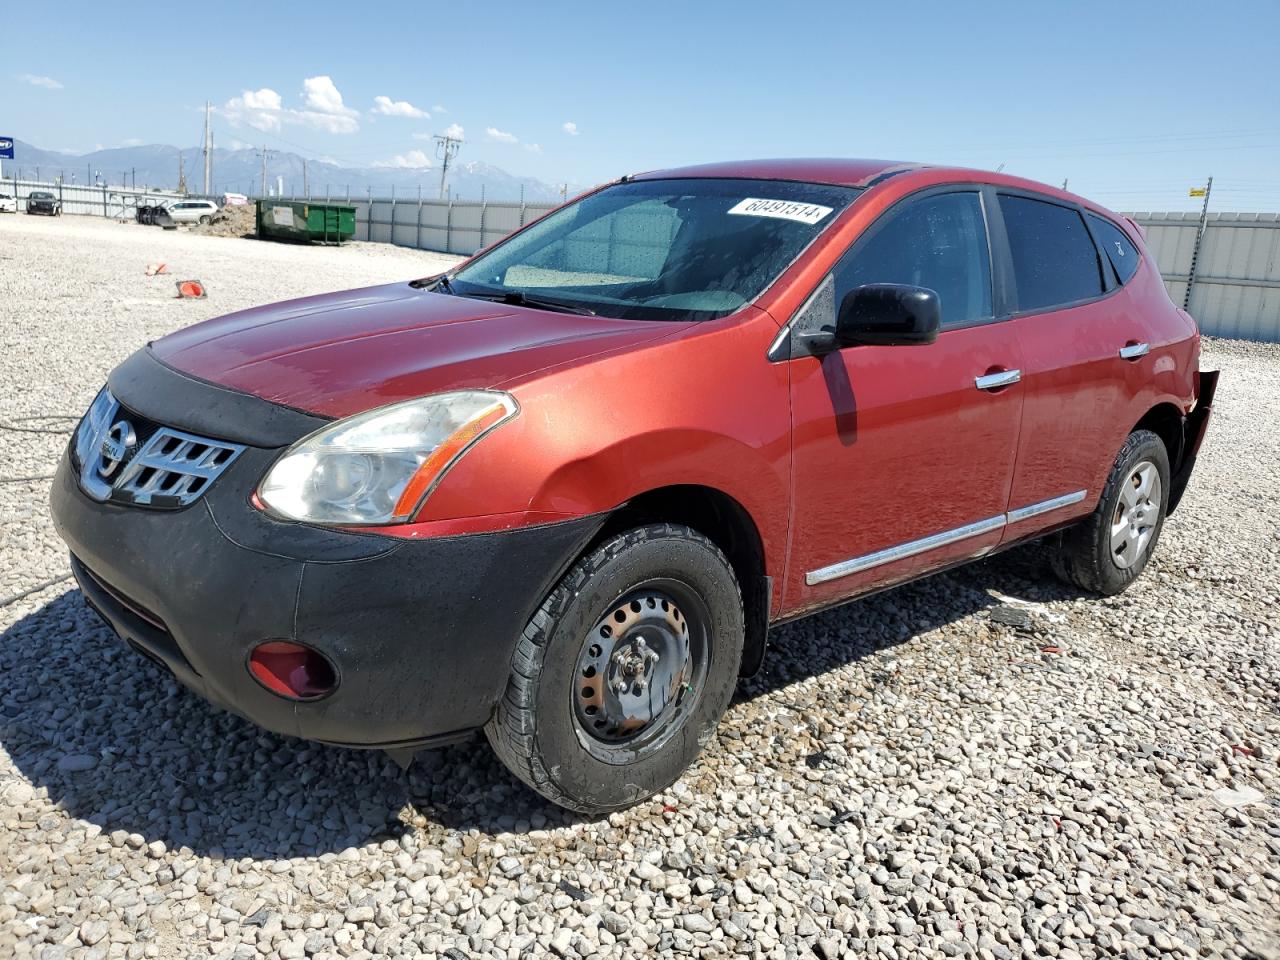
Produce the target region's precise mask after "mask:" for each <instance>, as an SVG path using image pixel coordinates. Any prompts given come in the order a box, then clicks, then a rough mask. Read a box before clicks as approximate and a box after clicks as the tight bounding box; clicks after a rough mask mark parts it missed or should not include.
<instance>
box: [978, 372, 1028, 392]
mask: <svg viewBox="0 0 1280 960" xmlns="http://www.w3.org/2000/svg"><path fill="white" fill-rule="evenodd" d="M1021 379H1022V371H1021V370H999V371H997V372H995V373H987V374H984V375H983V376H981V377H974V378H973V385H974V386H975V387H977V388H978V389H979V390H999V389H1000V388H1001V387H1011V386H1013V385H1014V384H1015V383H1017V382H1018V381H1019V380H1021Z"/></svg>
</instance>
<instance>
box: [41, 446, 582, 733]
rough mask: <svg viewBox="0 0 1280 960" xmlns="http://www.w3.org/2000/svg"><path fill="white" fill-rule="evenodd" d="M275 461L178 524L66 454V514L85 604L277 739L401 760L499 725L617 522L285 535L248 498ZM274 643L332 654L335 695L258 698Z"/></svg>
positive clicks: (226, 486)
mask: <svg viewBox="0 0 1280 960" xmlns="http://www.w3.org/2000/svg"><path fill="white" fill-rule="evenodd" d="M274 455H275V451H271V450H253V449H250V450H248V451H246V452H245V454H244V455H243V456H242V457H241V458H240V459H239V460H238V461H236V463H234V464H233V465H232V466H231V468H229V469H228V470H227V471H226V473H225V474H223V476H221V477H220V478H219V479H218V481H217V483H215V484H214V485H213V487H212V488H211V489H210V491H209V493H208V494H207V495H206V496H205V497H203V498H202V499H200V500H198V501H196V502H195V503H194V504H192V505H191V506H190V507H187V508H185V509H182V510H168V511H161V510H148V509H144V508H140V507H131V506H119V505H115V504H110V503H99V502H97V501H95V500H92V499H91V498H89V497H87V496H86V495H85V494H84V493H83V491H82V490H81V489H80V486H79V483H78V481H77V478H76V475H75V471H74V470H73V469H72V468H71V465H70V462H69V460H70V458H69V456H64V457H63V460H62V463H61V464H60V465H59V467H58V471H57V475H56V477H55V478H54V481H53V488H52V492H51V505H52V510H53V518H54V522H55V525H56V527H57V530H58V533H59V535H60V536H61V537H62V539H63V540H65V541H66V543H67V545H68V546H69V547H70V548H71V552H72V555H73V560H72V569H73V571H74V572H75V575H76V578H77V580H78V581H79V583H80V588H81V590H82V591H83V592H84V596H85V598H86V599H87V600H88V601H89V603H90V604H92V605H93V606H94V607H95V608H96V609H97V610H98V611H99V612H100V613H101V614H102V616H103V617H104V618H105V619H106V620H107V622H108V623H109V624H110V625H111V627H112V628H113V629H114V630H115V631H116V632H117V633H118V634H120V636H122V637H123V638H124V639H126V640H127V641H128V642H129V643H130V644H131V645H133V646H134V647H136V648H137V649H139V650H141V651H142V652H144V653H145V654H147V655H148V656H150V657H151V658H152V659H153V660H156V661H158V662H160V663H162V664H163V665H164V666H165V667H166V668H167V669H168V670H170V671H171V672H172V673H173V675H174V676H175V677H176V678H177V679H178V680H179V681H181V682H182V683H183V684H185V685H186V686H188V687H190V688H191V689H192V690H194V691H196V692H197V693H199V694H200V695H201V696H203V697H205V698H206V699H208V700H210V701H212V702H214V703H217V704H219V705H221V706H223V707H225V708H227V709H230V710H232V711H233V712H235V713H238V714H241V715H242V716H244V717H247V718H248V719H250V720H252V721H254V722H255V723H258V724H260V725H261V726H263V727H266V728H268V729H270V730H274V731H277V732H279V733H285V734H291V735H294V736H299V737H305V738H307V739H311V740H319V741H323V742H327V743H335V744H341V745H346V746H361V747H384V748H394V747H406V746H416V745H421V744H424V743H428V742H430V741H432V740H435V739H439V738H441V737H445V736H448V735H451V734H454V733H456V732H458V731H465V730H468V729H474V728H475V727H478V726H481V725H483V724H484V723H485V721H486V720H487V719H488V718H489V716H490V713H491V712H492V710H493V707H494V705H495V704H496V703H497V701H498V699H499V697H501V695H502V692H503V690H504V688H505V685H506V681H507V677H508V674H509V672H510V669H511V655H512V652H513V650H514V648H515V644H516V641H517V639H518V638H519V636H520V633H521V631H522V630H523V629H524V627H525V625H526V623H527V622H528V620H529V618H530V617H531V616H532V614H533V612H534V611H535V610H536V608H537V606H538V605H539V604H540V603H541V602H542V599H543V597H544V596H545V595H546V594H547V592H548V591H549V590H550V589H551V587H552V585H553V584H554V583H555V581H556V580H557V579H558V578H559V577H560V576H561V574H562V573H563V571H564V570H565V569H566V568H567V566H568V565H569V564H570V563H571V562H572V561H573V559H574V558H575V557H576V556H577V555H578V553H579V552H580V551H581V549H582V547H583V546H585V544H586V543H587V541H588V540H589V539H590V538H591V536H592V535H593V534H594V533H595V532H596V530H597V529H598V528H599V526H600V525H601V523H602V522H603V518H602V517H586V518H582V519H577V520H572V521H567V522H564V523H556V524H550V525H546V526H539V527H528V528H522V529H517V530H511V531H504V532H501V533H488V534H472V535H468V536H459V537H448V538H438V539H429V540H402V539H399V538H394V537H384V536H375V535H368V534H361V533H349V532H344V531H338V530H330V529H322V528H317V527H311V526H307V525H303V524H289V523H279V522H277V521H274V520H271V519H270V518H268V517H267V516H265V515H264V514H262V513H261V512H260V511H258V510H256V509H254V508H253V507H252V506H251V505H250V503H249V500H248V498H249V493H250V491H251V490H252V488H253V486H254V484H255V483H256V481H257V478H258V477H260V476H261V474H262V471H263V470H264V469H265V467H266V465H267V464H268V463H270V461H271V459H272V458H273V457H274ZM270 639H291V640H296V641H298V642H300V643H306V644H308V645H309V646H311V647H314V648H315V649H317V650H319V651H321V652H322V653H324V654H325V655H326V656H327V657H328V658H329V659H330V661H331V662H332V663H333V664H334V665H335V667H336V669H337V673H338V679H339V683H338V687H337V689H336V690H335V691H334V692H333V693H332V694H330V695H329V696H327V697H325V698H324V699H321V700H316V701H308V702H295V701H291V700H287V699H284V698H282V697H280V696H277V695H275V694H273V693H271V692H269V691H268V690H266V689H265V688H264V687H262V686H260V685H259V684H258V683H257V681H255V680H254V679H253V678H252V677H251V675H250V674H249V672H248V669H247V666H246V664H247V659H248V656H249V653H250V651H251V649H252V648H253V647H254V646H255V645H256V644H258V643H260V642H262V641H263V640H270Z"/></svg>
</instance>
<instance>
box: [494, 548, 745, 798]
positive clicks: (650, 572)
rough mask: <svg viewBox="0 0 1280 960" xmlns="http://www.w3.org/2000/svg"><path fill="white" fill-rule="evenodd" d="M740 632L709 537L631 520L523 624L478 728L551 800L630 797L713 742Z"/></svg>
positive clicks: (727, 579)
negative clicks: (502, 681)
mask: <svg viewBox="0 0 1280 960" xmlns="http://www.w3.org/2000/svg"><path fill="white" fill-rule="evenodd" d="M742 643H743V614H742V596H741V592H740V591H739V588H738V581H737V578H736V577H735V576H734V573H733V568H732V567H731V566H730V565H729V562H728V560H726V559H725V556H724V554H723V553H721V552H720V550H719V549H718V548H717V547H716V545H715V544H714V543H712V542H711V541H710V540H709V539H707V538H706V537H704V536H703V535H702V534H700V533H697V532H695V531H693V530H690V529H689V528H687V527H682V526H675V525H671V524H654V525H650V526H645V527H638V528H636V529H634V530H629V531H627V532H626V533H622V534H618V535H617V536H615V537H613V538H611V539H610V540H608V541H606V542H605V543H603V544H602V545H601V546H599V547H597V548H596V549H595V550H593V551H592V552H591V553H589V554H587V555H586V556H585V557H583V558H582V559H581V560H579V561H578V562H577V563H576V564H575V565H574V566H573V568H572V569H570V571H569V572H568V573H567V574H566V575H565V577H564V579H562V580H561V581H560V583H559V584H558V585H557V586H556V588H555V589H554V590H552V591H551V593H550V595H549V596H548V597H547V598H546V600H545V601H544V602H543V604H542V606H541V607H540V608H539V609H538V612H537V613H535V614H534V616H533V619H532V620H530V621H529V625H528V627H526V628H525V631H524V634H523V635H522V636H521V638H520V642H519V644H518V645H517V647H516V651H515V655H514V656H513V658H512V667H511V676H510V679H509V680H508V682H507V689H506V693H505V694H504V696H503V698H502V700H501V701H500V702H499V704H498V709H497V711H496V713H495V714H494V717H493V719H492V720H490V721H489V724H488V725H487V726H486V727H485V734H486V735H487V736H488V738H489V743H490V744H491V745H492V747H493V750H494V752H495V753H496V754H497V755H498V757H499V759H501V760H502V762H503V763H504V764H506V766H507V767H508V768H509V769H510V770H511V772H512V773H514V774H515V775H516V776H517V777H519V778H520V779H521V780H523V781H524V782H525V783H526V784H528V785H529V786H530V787H532V788H533V789H534V790H536V791H537V792H538V793H540V794H542V796H544V797H546V798H547V799H548V800H551V801H552V802H554V803H557V804H559V805H561V806H563V807H568V808H569V809H571V810H576V811H579V812H581V813H588V814H602V813H607V812H609V811H611V810H618V809H621V808H623V807H628V806H631V805H632V804H635V803H638V802H639V801H641V800H644V799H645V798H647V797H650V796H652V795H653V794H655V793H657V792H659V791H660V790H663V789H665V788H666V787H668V786H670V785H671V783H673V782H674V781H675V780H676V778H677V777H679V776H680V774H681V773H682V772H683V771H684V769H685V768H686V767H687V766H688V765H689V764H690V763H692V762H693V760H694V758H695V757H697V755H698V753H699V751H700V750H701V749H702V746H703V745H704V744H705V743H706V742H707V740H709V739H710V737H711V735H712V733H713V732H714V731H715V728H716V724H717V723H718V722H719V720H720V717H721V715H722V714H723V713H724V711H725V709H726V708H727V707H728V705H729V700H730V698H731V697H732V695H733V689H734V686H735V685H736V683H737V676H738V666H739V662H740V660H741V658H742Z"/></svg>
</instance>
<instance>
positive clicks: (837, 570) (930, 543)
mask: <svg viewBox="0 0 1280 960" xmlns="http://www.w3.org/2000/svg"><path fill="white" fill-rule="evenodd" d="M1085 495H1086V492H1085V491H1084V490H1075V491H1073V492H1071V493H1066V494H1063V495H1062V496H1060V497H1054V498H1053V499H1052V500H1041V501H1040V502H1039V503H1032V504H1028V505H1027V506H1025V507H1018V508H1017V509H1016V510H1010V511H1009V512H1008V513H1002V514H1000V515H998V516H995V517H988V518H987V519H986V520H978V521H976V522H974V523H966V524H965V525H964V526H963V527H956V528H954V529H952V530H944V531H943V532H942V533H935V534H932V535H931V536H928V537H922V538H920V539H919V540H909V541H907V542H906V543H900V544H898V545H897V546H894V547H886V548H885V549H884V550H877V551H876V552H875V553H866V554H863V555H862V556H860V557H853V558H852V559H849V560H841V561H840V562H839V563H833V564H831V565H830V566H828V567H820V568H819V569H817V570H810V571H809V572H808V573H806V574H805V575H804V582H805V584H806V585H808V586H810V587H812V586H816V585H817V584H819V583H826V582H827V581H828V580H838V579H840V578H841V577H847V576H849V575H850V574H854V573H861V572H862V571H863V570H870V569H871V568H872V567H879V566H883V565H884V564H886V563H893V562H894V561H895V560H905V559H906V558H907V557H914V556H916V555H917V554H921V553H928V552H929V551H930V550H936V549H938V548H939V547H945V546H947V545H949V544H952V543H958V542H960V541H961V540H968V539H969V538H971V537H977V536H981V535H982V534H984V533H991V532H992V531H993V530H999V529H1001V528H1003V527H1006V526H1008V525H1009V524H1011V523H1018V522H1019V521H1021V520H1027V519H1029V518H1031V517H1038V516H1040V514H1042V513H1049V512H1050V511H1051V510H1060V509H1062V508H1063V507H1069V506H1071V505H1072V504H1073V503H1079V502H1080V501H1081V500H1083V499H1084V498H1085Z"/></svg>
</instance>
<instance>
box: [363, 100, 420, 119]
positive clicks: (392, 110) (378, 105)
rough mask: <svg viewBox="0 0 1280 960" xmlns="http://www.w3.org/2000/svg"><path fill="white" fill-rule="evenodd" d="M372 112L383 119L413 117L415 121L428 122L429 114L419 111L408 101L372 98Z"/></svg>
mask: <svg viewBox="0 0 1280 960" xmlns="http://www.w3.org/2000/svg"><path fill="white" fill-rule="evenodd" d="M373 112H374V113H380V114H382V115H383V116H384V117H413V118H414V119H417V120H429V119H431V114H429V113H427V111H425V110H420V109H418V108H417V107H415V106H414V105H413V104H412V103H410V102H409V101H408V100H392V99H391V98H390V97H374V98H373Z"/></svg>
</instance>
